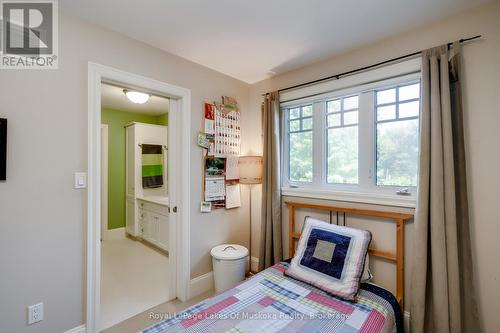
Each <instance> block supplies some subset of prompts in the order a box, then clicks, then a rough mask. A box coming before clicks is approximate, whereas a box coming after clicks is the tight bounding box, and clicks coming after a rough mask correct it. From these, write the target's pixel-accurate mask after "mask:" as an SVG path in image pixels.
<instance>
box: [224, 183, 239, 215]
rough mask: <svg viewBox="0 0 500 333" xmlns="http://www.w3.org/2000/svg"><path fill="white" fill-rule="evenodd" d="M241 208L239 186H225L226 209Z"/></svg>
mask: <svg viewBox="0 0 500 333" xmlns="http://www.w3.org/2000/svg"><path fill="white" fill-rule="evenodd" d="M236 207H241V195H240V185H239V184H235V185H226V209H231V208H236Z"/></svg>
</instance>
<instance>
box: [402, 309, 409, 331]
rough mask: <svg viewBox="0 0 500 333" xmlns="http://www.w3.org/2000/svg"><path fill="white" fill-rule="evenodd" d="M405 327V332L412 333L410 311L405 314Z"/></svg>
mask: <svg viewBox="0 0 500 333" xmlns="http://www.w3.org/2000/svg"><path fill="white" fill-rule="evenodd" d="M403 325H404V327H405V332H406V333H410V313H409V312H408V311H404V312H403Z"/></svg>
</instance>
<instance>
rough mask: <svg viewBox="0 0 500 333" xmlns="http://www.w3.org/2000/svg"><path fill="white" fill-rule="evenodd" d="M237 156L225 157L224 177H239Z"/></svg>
mask: <svg viewBox="0 0 500 333" xmlns="http://www.w3.org/2000/svg"><path fill="white" fill-rule="evenodd" d="M238 161H239V157H238V156H233V155H227V157H226V179H227V180H234V179H240V169H239V166H238Z"/></svg>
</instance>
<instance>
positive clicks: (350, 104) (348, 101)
mask: <svg viewBox="0 0 500 333" xmlns="http://www.w3.org/2000/svg"><path fill="white" fill-rule="evenodd" d="M357 108H358V96H352V97H348V98H344V110H351V109H357Z"/></svg>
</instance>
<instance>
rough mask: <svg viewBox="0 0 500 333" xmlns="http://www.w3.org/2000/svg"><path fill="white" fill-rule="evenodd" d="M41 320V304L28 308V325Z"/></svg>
mask: <svg viewBox="0 0 500 333" xmlns="http://www.w3.org/2000/svg"><path fill="white" fill-rule="evenodd" d="M42 320H43V303H38V304H34V305H30V306H28V325H31V324H34V323H38V322H39V321H42Z"/></svg>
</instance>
